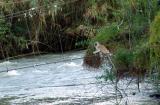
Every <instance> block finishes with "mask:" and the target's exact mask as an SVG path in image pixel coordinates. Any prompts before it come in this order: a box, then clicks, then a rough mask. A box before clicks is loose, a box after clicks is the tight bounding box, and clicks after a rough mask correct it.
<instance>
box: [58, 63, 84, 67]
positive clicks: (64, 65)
mask: <svg viewBox="0 0 160 105" xmlns="http://www.w3.org/2000/svg"><path fill="white" fill-rule="evenodd" d="M81 66H82V64H81V63H80V64H76V63H75V62H69V63H64V64H62V65H60V66H58V67H57V68H63V67H81Z"/></svg>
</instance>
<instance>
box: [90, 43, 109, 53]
mask: <svg viewBox="0 0 160 105" xmlns="http://www.w3.org/2000/svg"><path fill="white" fill-rule="evenodd" d="M94 47H95V49H96V51H94V52H93V53H94V54H97V53H100V55H103V54H104V55H107V54H109V55H110V54H111V53H110V52H109V50H108V49H107V48H106V47H105V46H104V45H102V44H100V43H99V42H95V43H94Z"/></svg>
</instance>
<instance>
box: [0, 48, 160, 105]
mask: <svg viewBox="0 0 160 105" xmlns="http://www.w3.org/2000/svg"><path fill="white" fill-rule="evenodd" d="M83 56H84V51H79V52H70V53H65V54H63V55H62V54H47V55H40V56H32V57H27V58H21V59H16V60H10V61H4V62H1V63H0V71H4V70H6V71H7V69H8V70H9V69H13V70H12V71H9V72H2V73H0V105H114V104H115V91H114V84H112V83H110V82H105V81H103V80H100V79H97V78H98V77H99V76H101V75H102V73H103V71H101V70H87V69H86V68H84V67H83V66H82V64H83V59H77V60H73V59H75V58H81V57H83ZM65 59H69V60H67V61H64V62H59V63H51V64H47V65H45V64H46V63H50V62H58V61H61V60H65ZM39 64H42V65H41V66H36V65H39ZM26 66H30V67H29V68H23V69H19V70H16V68H19V67H26ZM14 69H15V70H14ZM127 84H128V81H126V80H124V81H123V80H122V81H120V83H119V85H118V86H119V90H120V93H121V95H122V96H123V98H122V99H121V100H120V99H119V100H118V102H119V103H120V104H121V105H159V104H160V103H159V101H158V100H155V99H153V98H150V97H149V94H150V93H151V92H153V90H152V86H151V85H150V84H148V83H144V82H143V83H141V84H140V86H141V92H140V93H138V89H137V85H136V84H135V83H134V80H133V82H132V83H131V84H130V85H129V86H128V85H127ZM133 93H135V95H133Z"/></svg>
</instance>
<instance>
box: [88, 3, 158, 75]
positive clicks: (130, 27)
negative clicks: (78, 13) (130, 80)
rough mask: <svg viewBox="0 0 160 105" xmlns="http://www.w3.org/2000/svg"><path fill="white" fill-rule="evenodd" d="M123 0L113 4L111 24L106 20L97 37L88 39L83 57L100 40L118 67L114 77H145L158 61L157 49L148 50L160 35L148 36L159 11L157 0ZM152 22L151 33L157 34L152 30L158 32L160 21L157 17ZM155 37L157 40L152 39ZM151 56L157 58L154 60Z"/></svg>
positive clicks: (91, 50)
mask: <svg viewBox="0 0 160 105" xmlns="http://www.w3.org/2000/svg"><path fill="white" fill-rule="evenodd" d="M122 1H123V2H122ZM122 1H121V2H120V1H119V2H118V1H116V2H117V4H118V3H119V4H118V6H117V8H118V9H117V8H116V7H114V6H113V7H112V8H113V9H112V10H113V11H111V12H112V13H111V14H112V15H113V17H112V19H111V20H110V23H106V24H105V25H103V26H102V28H100V29H98V31H97V34H96V36H95V37H94V38H93V39H92V40H91V43H90V46H89V48H88V51H87V53H86V56H88V55H90V54H91V53H90V52H93V51H94V47H93V43H94V42H95V41H99V42H100V43H102V44H103V45H105V46H106V47H107V48H109V50H110V51H111V52H112V53H113V56H112V60H113V62H114V64H115V66H116V69H117V76H120V77H125V76H144V75H145V74H146V73H148V71H149V69H150V68H151V66H150V65H153V64H152V63H154V64H155V62H156V63H157V65H158V64H159V63H158V62H159V61H160V60H159V59H158V56H159V54H158V53H157V54H156V56H155V52H160V51H159V49H160V48H158V47H156V48H155V49H154V48H153V49H152V50H153V51H151V49H150V47H151V45H152V46H153V45H155V43H157V45H158V42H157V41H158V38H159V37H158V36H153V35H152V36H151V37H150V38H149V34H150V33H149V27H150V23H151V22H152V21H153V19H154V16H155V14H156V11H157V10H158V9H157V8H158V7H157V2H156V1H151V2H149V1H147V0H145V1H141V0H138V1H126V0H122ZM117 4H116V5H117ZM156 18H158V16H157V17H156ZM155 21H156V22H155V23H157V24H156V25H155V23H153V24H154V25H153V24H152V27H154V28H155V27H157V28H155V29H153V28H151V30H152V31H151V33H152V34H154V35H157V34H158V33H155V32H158V31H157V30H158V28H159V27H158V24H159V23H160V22H159V21H158V19H155ZM151 39H152V41H151ZM155 39H157V40H156V41H155ZM153 40H154V41H153ZM150 51H151V52H152V56H151V55H150ZM152 59H154V60H156V59H157V61H153V60H152ZM151 62H152V63H151ZM91 66H92V65H91ZM153 67H156V66H155V65H154V66H153ZM106 76H108V75H106Z"/></svg>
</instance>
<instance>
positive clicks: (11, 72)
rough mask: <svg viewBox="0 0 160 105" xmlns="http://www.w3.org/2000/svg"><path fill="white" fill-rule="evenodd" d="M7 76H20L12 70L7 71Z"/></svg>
mask: <svg viewBox="0 0 160 105" xmlns="http://www.w3.org/2000/svg"><path fill="white" fill-rule="evenodd" d="M7 75H9V76H16V75H20V74H19V73H18V72H17V71H16V70H12V71H8V72H7Z"/></svg>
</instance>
